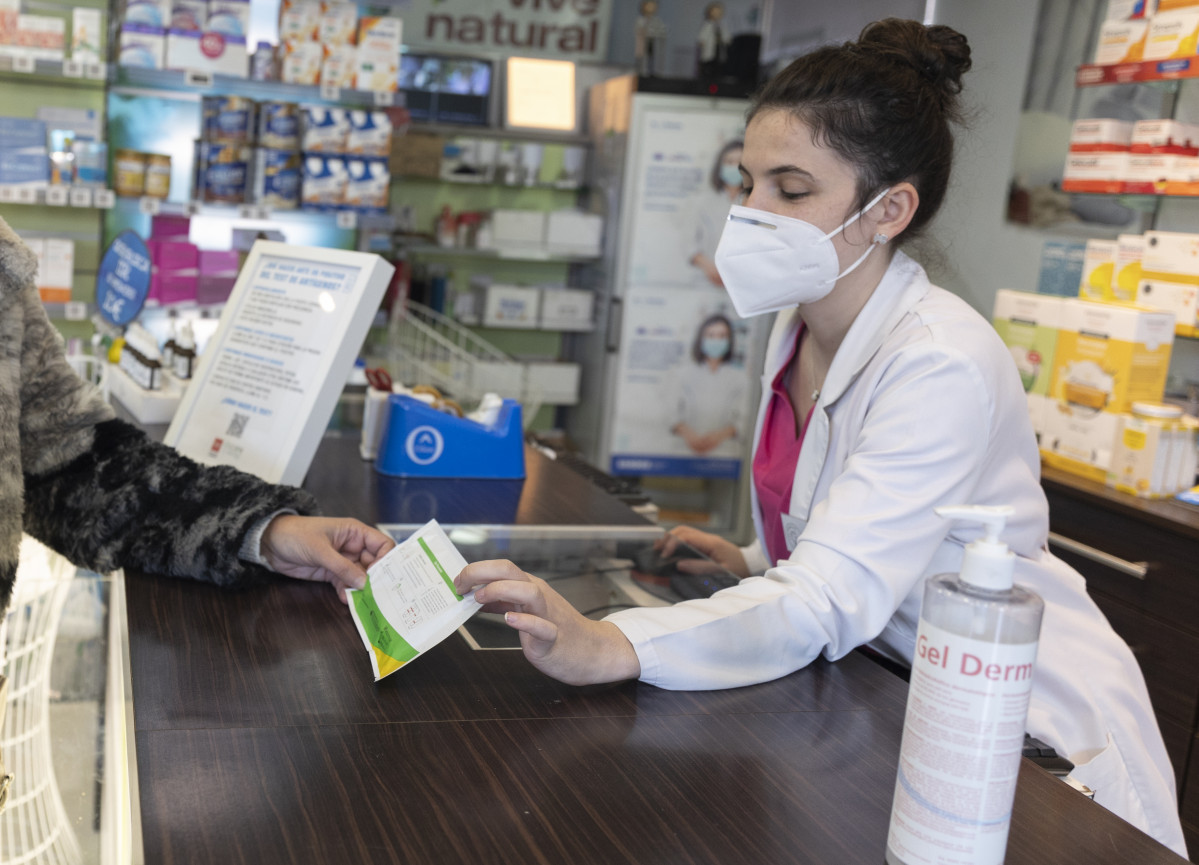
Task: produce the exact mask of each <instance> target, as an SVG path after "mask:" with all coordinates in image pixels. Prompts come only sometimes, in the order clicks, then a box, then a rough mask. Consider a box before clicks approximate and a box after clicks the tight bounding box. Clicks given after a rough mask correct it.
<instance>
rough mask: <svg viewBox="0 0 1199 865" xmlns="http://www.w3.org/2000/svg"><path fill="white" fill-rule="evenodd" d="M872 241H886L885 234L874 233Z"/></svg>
mask: <svg viewBox="0 0 1199 865" xmlns="http://www.w3.org/2000/svg"><path fill="white" fill-rule="evenodd" d="M874 242H875V243H886V242H887V235H885V234H876V235H874Z"/></svg>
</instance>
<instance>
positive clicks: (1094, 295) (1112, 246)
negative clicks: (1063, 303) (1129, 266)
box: [1078, 238, 1116, 301]
mask: <svg viewBox="0 0 1199 865" xmlns="http://www.w3.org/2000/svg"><path fill="white" fill-rule="evenodd" d="M1115 274H1116V241H1114V240H1099V239H1097V238H1090V239H1088V240H1087V246H1086V251H1085V252H1084V253H1083V259H1082V279H1081V280H1080V281H1079V283H1078V296H1079V297H1081V298H1083V299H1084V300H1097V301H1104V300H1112V299H1113V298H1114V295H1113V294H1112V279H1113V277H1114V276H1115Z"/></svg>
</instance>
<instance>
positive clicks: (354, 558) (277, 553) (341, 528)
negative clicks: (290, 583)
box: [261, 514, 395, 604]
mask: <svg viewBox="0 0 1199 865" xmlns="http://www.w3.org/2000/svg"><path fill="white" fill-rule="evenodd" d="M394 546H395V541H393V540H392V539H391V538H390V537H388V536H387V535H385V534H383V532H381V531H379V530H378V529H375V528H372V527H371V526H368V525H367V524H366V523H362V522H359V521H358V520H352V519H348V518H341V519H337V518H331V517H301V516H297V515H295V514H282V515H280V516H277V517H275V518H274V519H273V520H271V521H270V524H269V525H267V527H266V531H264V532H263V533H262V544H261V550H262V557H263V558H264V559H266V561H267V564H268V565H269V566H270V568H271V570H273V571H277V572H278V573H280V574H283V575H284V576H288V577H294V578H295V579H297V580H315V581H318V582H325V583H331V584H332V585H333V587H334V588H335V589H337V597H339V598H341V602H342V603H343V604H344V603H346V589H361V588H362V587H363V586H364V585H365V584H366V569H367V568H369V567H370V566H371V565H373V564H374V563H375V562H377V561H378V560H379V559H381V558H382V557H383V556H384V555H386V554H387V552H388V551H389V550H390V549H391V548H392V547H394Z"/></svg>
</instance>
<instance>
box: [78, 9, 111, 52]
mask: <svg viewBox="0 0 1199 865" xmlns="http://www.w3.org/2000/svg"><path fill="white" fill-rule="evenodd" d="M103 44H104V13H103V12H101V11H100V10H99V9H89V8H87V7H84V6H76V7H74V8H73V9H72V10H71V59H72V60H75V61H77V62H79V63H99V62H100V61H101V59H102V57H103V54H102V46H103Z"/></svg>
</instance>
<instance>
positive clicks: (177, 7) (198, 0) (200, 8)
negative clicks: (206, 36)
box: [167, 0, 208, 30]
mask: <svg viewBox="0 0 1199 865" xmlns="http://www.w3.org/2000/svg"><path fill="white" fill-rule="evenodd" d="M207 22H208V0H171V18H170V23H169V24H168V25H167V27H168V28H170V29H172V30H203V29H204V25H205V24H206V23H207Z"/></svg>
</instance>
